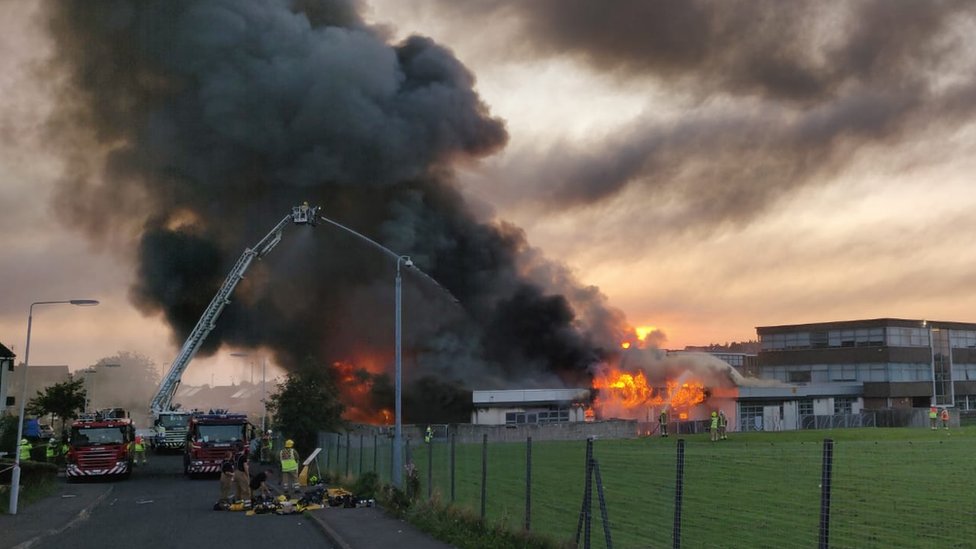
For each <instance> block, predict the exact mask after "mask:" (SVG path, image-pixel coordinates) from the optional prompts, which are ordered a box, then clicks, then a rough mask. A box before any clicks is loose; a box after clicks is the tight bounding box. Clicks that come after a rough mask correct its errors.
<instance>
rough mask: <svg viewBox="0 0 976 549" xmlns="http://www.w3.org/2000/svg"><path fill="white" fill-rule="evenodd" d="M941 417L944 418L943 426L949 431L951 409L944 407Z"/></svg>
mask: <svg viewBox="0 0 976 549" xmlns="http://www.w3.org/2000/svg"><path fill="white" fill-rule="evenodd" d="M939 417H940V418H941V419H942V428H943V429H945V430H946V431H948V430H949V409H948V408H943V409H942V414H941V415H940V416H939Z"/></svg>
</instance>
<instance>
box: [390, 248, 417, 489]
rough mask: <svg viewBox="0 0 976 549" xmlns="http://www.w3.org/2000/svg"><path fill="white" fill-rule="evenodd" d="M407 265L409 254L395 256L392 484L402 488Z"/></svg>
mask: <svg viewBox="0 0 976 549" xmlns="http://www.w3.org/2000/svg"><path fill="white" fill-rule="evenodd" d="M401 263H402V264H403V265H405V266H407V267H412V266H413V261H411V260H410V257H409V256H405V255H401V256H398V257H397V270H396V332H395V336H394V337H395V338H396V351H395V352H396V355H395V356H396V358H395V363H396V368H395V376H396V389H395V391H394V413H393V415H394V424H395V425H394V428H393V484H394V485H395V486H396V487H397V488H400V489H402V488H403V421H402V418H401V417H400V413H401V395H402V394H403V367H402V358H401V357H402V349H403V346H402V343H401V341H402V337H403V327H402V325H401V316H402V311H403V307H402V305H401V304H402V293H403V291H402V286H403V283H402V279H401V276H400V264H401Z"/></svg>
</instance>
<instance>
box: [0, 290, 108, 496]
mask: <svg viewBox="0 0 976 549" xmlns="http://www.w3.org/2000/svg"><path fill="white" fill-rule="evenodd" d="M57 303H66V304H69V305H77V306H79V307H90V306H93V305H98V301H96V300H94V299H69V300H67V301H35V302H33V303H31V305H30V308H29V309H28V310H27V344H26V345H24V376H23V384H24V385H23V387H21V391H20V416H19V417H18V418H17V439H16V441H14V443H15V444H16V446H15V447H14V466H13V470H11V472H10V504H9V506H8V512H9V513H10V514H11V515H16V514H17V500H18V498H19V497H20V441H21V439H22V438H23V436H24V405H25V404H26V401H27V366H28V364H30V362H29V361H30V340H31V325H32V324H33V322H34V305H53V304H57Z"/></svg>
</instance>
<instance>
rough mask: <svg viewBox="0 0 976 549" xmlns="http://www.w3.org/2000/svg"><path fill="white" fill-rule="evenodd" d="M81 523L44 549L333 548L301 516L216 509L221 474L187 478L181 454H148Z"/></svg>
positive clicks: (48, 540) (44, 542) (52, 539)
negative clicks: (117, 548) (143, 464)
mask: <svg viewBox="0 0 976 549" xmlns="http://www.w3.org/2000/svg"><path fill="white" fill-rule="evenodd" d="M149 460H150V463H149V465H148V466H140V467H137V468H136V470H135V471H134V472H133V474H132V477H131V478H130V479H128V480H118V481H110V482H113V489H112V493H111V494H110V495H109V496H108V497H107V498H105V499H104V500H103V501H102V502H101V503H100V504H99V505H98V506H96V507H95V508H94V509H93V510H92V511H91V515H90V516H89V517H88V518H87V519H86V520H85V521H84V522H82V523H80V524H78V525H77V526H76V527H72V528H69V529H67V530H65V531H64V532H62V533H61V534H59V535H57V536H52V537H47V538H44V539H43V540H42V541H41V543H39V544H37V545H36V546H35V547H39V548H43V549H74V548H79V549H96V548H97V549H107V548H111V547H138V548H139V549H156V548H159V549H173V547H188V546H193V547H215V548H219V547H258V548H260V547H265V548H268V549H272V548H275V547H331V545H330V544H329V542H328V541H327V540H326V538H325V536H324V535H323V534H322V532H321V530H320V529H319V528H318V527H317V526H316V525H315V524H313V523H312V521H311V520H310V519H307V518H305V517H304V516H302V515H297V514H296V515H273V514H272V515H254V516H250V517H249V516H247V515H246V514H245V513H243V512H231V511H214V510H213V504H214V502H215V501H216V500H217V498H218V496H219V494H220V488H219V485H218V480H217V479H216V478H203V479H187V478H185V477H184V476H183V474H182V471H183V461H182V457H181V456H179V455H176V456H156V455H151V456H150V457H149Z"/></svg>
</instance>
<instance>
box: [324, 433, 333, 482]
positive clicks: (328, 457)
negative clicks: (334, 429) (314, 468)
mask: <svg viewBox="0 0 976 549" xmlns="http://www.w3.org/2000/svg"><path fill="white" fill-rule="evenodd" d="M330 444H332V433H326V434H325V470H326V471H328V472H330V473H331V472H332V463H331V461H332V447H331V446H330Z"/></svg>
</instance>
